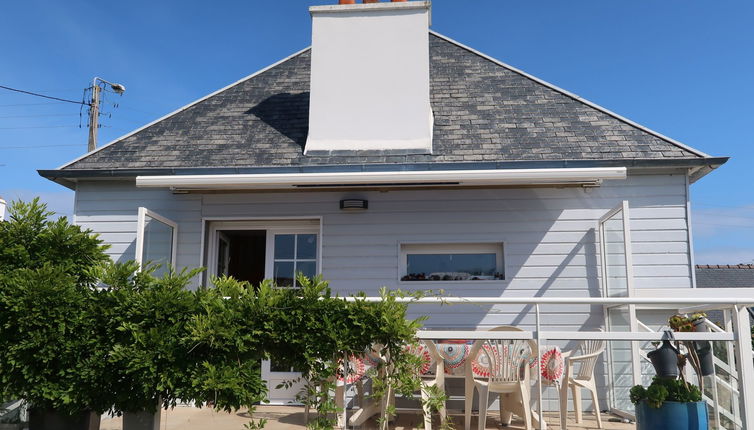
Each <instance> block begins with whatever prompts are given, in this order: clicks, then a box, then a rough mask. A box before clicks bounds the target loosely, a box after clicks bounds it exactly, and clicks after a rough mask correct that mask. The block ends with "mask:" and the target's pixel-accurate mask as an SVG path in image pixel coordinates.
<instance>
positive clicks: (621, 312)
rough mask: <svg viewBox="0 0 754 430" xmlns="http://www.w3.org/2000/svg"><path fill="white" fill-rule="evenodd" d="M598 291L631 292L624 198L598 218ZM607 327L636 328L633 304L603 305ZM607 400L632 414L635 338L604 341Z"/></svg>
mask: <svg viewBox="0 0 754 430" xmlns="http://www.w3.org/2000/svg"><path fill="white" fill-rule="evenodd" d="M599 237H600V256H601V269H602V272H601V273H602V294H603V296H604V297H632V296H633V259H632V253H631V225H630V218H629V207H628V202H627V201H625V200H624V201H623V202H621V204H619V205H618V206H616V207H615V208H613V209H612V210H610V211H608V212H607V213H606V214H605V215H604V216H603V217H602V218H600V221H599ZM604 310H605V325H606V326H607V329H608V331H612V332H629V331H637V330H638V322H637V319H636V307H635V305H618V306H605V309H604ZM607 351H608V354H607V359H608V401H609V402H610V404H609V406H610V410H611V411H612V412H614V413H616V414H618V415H623V416H628V417H632V416H633V415H634V405H633V404H632V403H631V400H630V398H629V390H630V389H631V387H632V386H633V385H635V384H639V383H640V382H641V367H640V364H639V351H638V345H637V343H636V342H632V341H610V342H608V345H607Z"/></svg>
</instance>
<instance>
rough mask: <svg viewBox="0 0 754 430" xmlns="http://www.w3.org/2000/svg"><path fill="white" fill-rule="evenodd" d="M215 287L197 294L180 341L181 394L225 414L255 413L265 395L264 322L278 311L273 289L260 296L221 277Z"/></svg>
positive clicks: (244, 286) (245, 285)
mask: <svg viewBox="0 0 754 430" xmlns="http://www.w3.org/2000/svg"><path fill="white" fill-rule="evenodd" d="M214 284H215V288H202V289H199V290H198V291H196V292H195V293H194V295H195V300H196V306H197V308H196V312H195V313H194V314H193V315H191V319H190V321H188V323H187V331H186V335H185V336H184V337H183V338H182V339H181V342H182V343H183V347H184V348H186V350H187V351H188V355H187V358H188V360H187V365H188V366H187V368H186V370H185V372H184V377H185V379H184V380H183V381H182V383H181V384H180V386H178V387H176V388H177V394H178V395H179V396H180V397H181V398H182V399H185V400H192V401H194V402H196V403H199V404H201V403H202V402H211V403H212V404H213V405H214V407H215V408H216V409H221V410H226V411H232V410H236V409H239V408H241V407H248V408H250V409H253V405H254V404H255V403H257V402H259V401H262V400H264V398H265V394H266V385H265V383H264V381H263V380H262V377H261V374H260V362H261V360H262V358H264V352H265V336H264V334H265V328H264V323H265V322H266V321H267V320H268V319H269V317H270V312H271V311H272V310H274V309H275V306H276V305H275V299H276V297H275V295H274V294H272V292H271V291H270V288H269V287H266V288H260V291H259V293H257V292H256V291H255V289H254V288H251V286H250V285H249V284H248V283H247V282H240V281H237V280H235V279H233V278H227V277H224V278H218V279H215V280H214ZM266 306H271V308H270V309H266Z"/></svg>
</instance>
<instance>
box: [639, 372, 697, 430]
mask: <svg viewBox="0 0 754 430" xmlns="http://www.w3.org/2000/svg"><path fill="white" fill-rule="evenodd" d="M631 402H633V403H634V404H635V405H636V428H637V430H651V429H664V430H706V429H707V428H708V427H709V423H708V421H709V420H708V416H707V405H706V404H705V403H704V402H703V401H702V393H701V391H700V390H699V388H698V387H697V386H695V385H693V384H688V383H687V382H686V381H684V380H681V379H667V378H658V377H655V378H654V379H653V380H652V384H651V385H650V386H649V387H648V388H646V389H645V388H644V387H643V386H641V385H636V386H634V387H633V388H631Z"/></svg>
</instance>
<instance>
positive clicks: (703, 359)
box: [694, 321, 715, 376]
mask: <svg viewBox="0 0 754 430" xmlns="http://www.w3.org/2000/svg"><path fill="white" fill-rule="evenodd" d="M694 331H696V332H706V331H709V330H707V327H706V326H704V324H702V323H701V322H696V321H695V322H694ZM694 349H695V350H696V355H697V356H698V357H699V367H701V369H700V370H701V372H702V376H709V375H712V374H714V373H715V363H714V361H713V360H712V358H713V355H712V344H711V343H710V342H709V341H706V340H702V341H699V342H694Z"/></svg>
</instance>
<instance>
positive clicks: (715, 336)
mask: <svg viewBox="0 0 754 430" xmlns="http://www.w3.org/2000/svg"><path fill="white" fill-rule="evenodd" d="M346 300H349V301H350V300H365V301H368V302H378V301H381V300H382V298H380V297H367V298H347V299H346ZM396 300H397V301H398V302H402V303H409V304H435V305H443V304H476V305H531V306H532V307H533V309H534V313H535V316H536V320H535V321H536V324H535V330H533V331H528V332H527V331H523V332H490V331H483V330H420V331H419V332H418V337H419V338H420V339H426V340H437V339H469V340H474V339H533V340H535V341H536V342H537V344H538V345H544V344H545V343H546V341H550V340H587V339H599V340H606V341H661V340H664V339H666V336H667V335H666V334H665V333H662V332H654V331H651V329H649V327H647V326H645V325H643V324H640V325H639V327H638V328H637V331H620V332H616V331H612V332H611V331H545V330H542V319H541V318H542V315H541V310H540V306H542V305H579V304H581V305H603V306H620V305H626V306H630V305H646V306H653V307H656V306H659V308H658V309H664V310H671V311H677V310H678V309H679V308H681V307H682V306H687V307H688V309H708V308H710V309H724V310H725V311H726V312H730V315H731V316H732V318H731V319H730V322H731V324H730V327H727V328H728V330H727V331H726V330H722V329H720V330H714V331H708V332H692V333H674V338H675V339H676V340H686V341H718V342H719V341H724V342H727V343H728V345H729V347H728V353H729V355H728V357H729V359H731V358H732V357H735V363H736V368H735V369H733V368H731V367H729V366H727V365H726V364H725V363H721V364H724V365H726V366H727V369H729V370H730V371H729V372H728V373H729V374H730V375H731V377H733V378H735V379H738V381H739V388H738V390H737V393H736V394H737V397H738V398H739V400H740V411H741V414H740V415H741V416H740V417H737V416H735V415H738V414H736V413H735V412H734V414H735V415H734V416H733V417H732V418H733V420H734V422H739V423H741V425H742V427H743V428H744V429H751V430H754V352H753V351H752V347H751V334H750V326H749V314H748V310H747V307H750V306H754V298H745V299H741V298H727V299H726V298H693V297H674V298H668V297H630V298H629V297H609V298H602V297H586V298H573V297H529V298H527V297H422V298H411V297H405V298H396ZM642 326H643V327H642ZM638 329H643V330H642V331H639V330H638ZM733 345H735V348H734V347H733ZM637 360H638V358H637ZM724 369H725V368H724ZM634 371H635V372H636V371H638V372H640V371H641V370H640V369H635V370H634ZM726 371H728V370H726ZM727 385H728V386H730V384H727ZM731 388H734V387H731ZM537 399H538V407H539V411H538V412H539V416H540V417H542V416H543V412H544V410H543V386H542V381H541V378H538V382H537ZM733 409H734V410H735V409H736V408H735V407H734V408H733ZM541 423H542V424H540V425H541V426H542V425H544V420H542V421H541ZM542 428H543V427H542Z"/></svg>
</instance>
